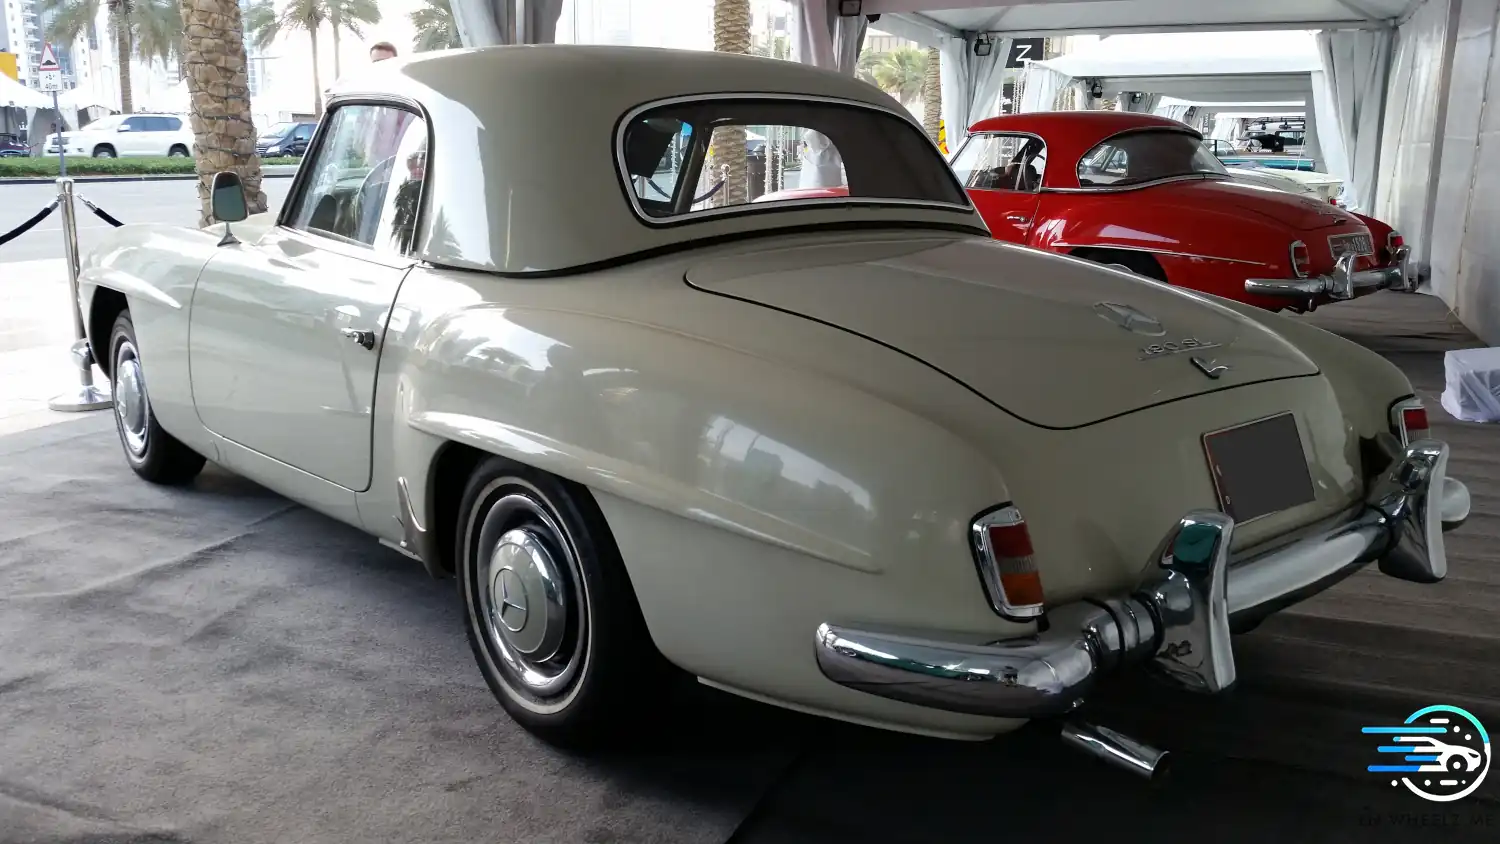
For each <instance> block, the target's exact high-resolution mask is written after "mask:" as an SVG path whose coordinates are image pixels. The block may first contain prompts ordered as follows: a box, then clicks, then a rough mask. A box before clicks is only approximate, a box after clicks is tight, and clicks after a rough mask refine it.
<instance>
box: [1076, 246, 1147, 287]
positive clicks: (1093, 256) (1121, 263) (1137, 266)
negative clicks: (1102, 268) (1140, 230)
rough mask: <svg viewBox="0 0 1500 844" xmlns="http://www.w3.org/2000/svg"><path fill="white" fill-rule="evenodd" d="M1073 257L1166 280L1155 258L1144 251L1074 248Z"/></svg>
mask: <svg viewBox="0 0 1500 844" xmlns="http://www.w3.org/2000/svg"><path fill="white" fill-rule="evenodd" d="M1073 255H1074V257H1077V258H1083V259H1084V260H1086V261H1093V262H1094V263H1097V264H1105V265H1107V266H1112V267H1115V268H1116V269H1121V270H1128V271H1129V272H1133V273H1135V274H1136V275H1142V276H1145V277H1146V278H1154V279H1156V280H1157V281H1166V280H1167V274H1166V272H1165V271H1164V270H1162V268H1161V264H1159V263H1157V261H1156V259H1155V258H1153V257H1152V256H1151V255H1149V254H1147V253H1145V252H1127V251H1125V250H1122V249H1076V250H1074V251H1073Z"/></svg>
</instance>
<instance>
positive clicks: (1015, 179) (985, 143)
mask: <svg viewBox="0 0 1500 844" xmlns="http://www.w3.org/2000/svg"><path fill="white" fill-rule="evenodd" d="M952 166H953V172H954V173H955V174H957V175H958V180H959V181H960V182H962V183H963V185H964V187H965V188H970V189H977V190H1008V191H1019V192H1022V193H1034V192H1036V191H1039V190H1041V188H1042V176H1043V175H1044V174H1045V173H1046V172H1047V145H1046V144H1045V143H1043V142H1042V140H1041V139H1040V138H1036V137H1032V136H1030V135H1008V134H1004V133H998V132H986V133H983V134H978V135H974V136H972V137H970V138H969V140H968V141H967V142H966V143H965V144H964V145H963V148H962V149H960V150H959V152H958V155H956V156H954V158H953V165H952Z"/></svg>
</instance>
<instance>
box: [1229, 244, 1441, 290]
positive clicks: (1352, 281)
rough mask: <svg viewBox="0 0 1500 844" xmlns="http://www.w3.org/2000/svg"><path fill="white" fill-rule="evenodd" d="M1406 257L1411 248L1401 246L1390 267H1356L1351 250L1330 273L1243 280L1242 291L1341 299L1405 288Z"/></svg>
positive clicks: (1408, 256)
mask: <svg viewBox="0 0 1500 844" xmlns="http://www.w3.org/2000/svg"><path fill="white" fill-rule="evenodd" d="M1410 260H1411V248H1410V247H1407V246H1402V247H1400V248H1398V249H1397V250H1396V255H1395V256H1394V260H1392V262H1391V265H1390V266H1387V267H1377V268H1376V269H1373V270H1356V269H1354V261H1355V256H1354V255H1353V254H1352V253H1351V254H1346V255H1344V256H1343V257H1342V258H1340V259H1338V261H1337V262H1335V263H1334V266H1333V272H1331V273H1328V274H1326V275H1318V276H1312V277H1311V278H1248V279H1245V292H1246V293H1255V294H1257V295H1261V296H1290V297H1295V298H1299V299H1310V298H1316V297H1318V296H1327V297H1329V298H1331V299H1339V300H1343V299H1352V298H1354V296H1355V295H1356V294H1359V293H1366V292H1369V291H1372V290H1405V289H1407V280H1406V279H1407V275H1408V267H1409V263H1410Z"/></svg>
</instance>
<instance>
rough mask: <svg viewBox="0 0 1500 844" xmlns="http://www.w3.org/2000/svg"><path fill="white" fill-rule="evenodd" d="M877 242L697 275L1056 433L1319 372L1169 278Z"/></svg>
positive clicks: (713, 266) (1048, 258)
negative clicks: (925, 368) (879, 348)
mask: <svg viewBox="0 0 1500 844" xmlns="http://www.w3.org/2000/svg"><path fill="white" fill-rule="evenodd" d="M877 238H878V236H874V237H870V236H866V237H861V238H845V239H842V240H839V241H828V242H821V243H817V244H810V245H804V246H793V247H790V248H788V247H785V246H783V247H782V248H779V249H766V250H757V251H753V252H748V253H741V254H737V255H733V256H728V257H723V258H718V259H713V260H709V261H705V262H703V263H700V264H697V265H695V266H693V267H691V268H689V270H688V272H687V281H688V283H689V284H691V285H693V286H694V287H696V288H699V289H700V290H703V291H705V292H708V293H715V294H720V295H726V296H731V297H734V298H737V299H740V300H742V301H746V302H750V303H753V304H757V305H761V306H765V307H772V308H776V309H778V310H782V311H786V312H789V313H791V314H794V315H798V316H802V317H806V318H810V319H814V320H818V321H820V322H824V323H827V324H830V325H833V326H836V327H838V328H841V329H844V330H847V331H851V332H855V333H858V334H861V335H864V336H866V337H868V338H870V339H873V340H875V341H877V342H880V343H882V344H884V345H886V346H890V347H893V348H895V349H897V350H898V351H901V352H903V353H905V354H907V355H909V356H912V357H914V358H917V359H919V360H921V361H923V362H924V363H926V364H927V365H929V366H931V367H933V368H935V369H937V370H940V371H941V372H942V373H944V374H946V375H947V376H949V377H951V378H953V379H956V380H957V381H959V382H961V383H963V384H964V385H966V386H967V387H968V388H969V389H970V390H973V391H974V392H977V393H979V394H980V395H982V396H984V397H985V398H987V399H988V400H989V401H990V402H992V403H993V404H995V405H997V406H999V407H1001V408H1004V409H1005V410H1006V411H1008V412H1009V413H1011V414H1012V415H1014V416H1016V417H1018V418H1020V419H1022V420H1024V421H1027V422H1029V423H1031V424H1034V425H1039V426H1043V427H1048V428H1076V427H1081V426H1084V425H1089V424H1092V423H1095V422H1099V421H1102V420H1105V419H1109V418H1112V417H1115V416H1120V415H1122V414H1125V413H1130V412H1132V411H1135V410H1139V409H1141V408H1145V407H1150V406H1153V405H1157V404H1161V403H1163V402H1169V401H1173V400H1176V399H1181V398H1186V397H1189V396H1193V395H1198V394H1202V393H1208V392H1213V391H1216V390H1222V389H1226V388H1231V387H1238V386H1243V385H1245V384H1253V383H1257V382H1263V381H1269V380H1274V379H1279V378H1294V377H1300V376H1308V375H1315V374H1317V373H1318V368H1317V367H1316V366H1315V365H1314V364H1313V363H1312V361H1310V360H1309V359H1308V358H1307V357H1306V356H1305V355H1303V354H1302V352H1301V351H1300V350H1298V349H1297V348H1296V347H1295V346H1293V345H1291V344H1290V343H1288V342H1287V341H1286V340H1284V339H1282V338H1281V336H1280V335H1278V334H1276V333H1274V332H1272V331H1270V330H1269V329H1267V328H1265V327H1263V326H1261V325H1260V324H1259V323H1256V322H1254V321H1252V320H1249V319H1246V318H1244V317H1242V316H1240V315H1239V314H1237V313H1235V312H1234V311H1231V310H1229V309H1228V308H1225V307H1222V306H1220V305H1216V304H1213V303H1212V302H1210V301H1208V300H1206V299H1203V298H1201V297H1198V296H1196V295H1193V294H1190V293H1186V292H1183V291H1181V290H1178V289H1176V288H1173V287H1170V286H1168V285H1165V284H1161V283H1159V282H1155V281H1152V280H1149V279H1144V278H1141V277H1139V276H1133V275H1128V274H1126V273H1124V272H1120V271H1115V270H1109V269H1105V268H1102V267H1100V266H1099V265H1097V264H1092V263H1088V262H1085V261H1082V260H1078V259H1073V258H1065V257H1061V256H1057V255H1052V254H1049V253H1044V252H1039V251H1036V250H1031V249H1026V248H1023V247H1017V246H1011V245H1008V244H1004V243H1000V242H998V241H994V240H989V239H984V238H977V237H976V238H963V239H954V238H952V237H910V236H908V237H890V236H889V235H888V236H886V237H884V238H878V239H877ZM1195 357H1196V358H1199V359H1200V360H1201V361H1203V362H1204V363H1205V365H1206V367H1200V366H1198V365H1195V364H1194V362H1193V358H1195ZM1217 365H1227V366H1228V367H1229V369H1228V370H1227V371H1224V372H1220V373H1218V377H1211V376H1210V375H1209V374H1208V373H1207V372H1205V371H1204V368H1207V369H1214V367H1215V366H1217Z"/></svg>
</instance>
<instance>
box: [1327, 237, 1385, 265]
mask: <svg viewBox="0 0 1500 844" xmlns="http://www.w3.org/2000/svg"><path fill="white" fill-rule="evenodd" d="M1328 249H1329V250H1330V251H1331V252H1333V260H1335V261H1337V260H1338V259H1340V258H1342V257H1344V256H1345V255H1347V254H1349V253H1351V252H1352V253H1354V254H1355V255H1356V256H1357V257H1364V256H1366V255H1374V254H1375V245H1374V243H1373V242H1371V240H1370V236H1369V235H1367V234H1335V235H1330V236H1329V237H1328Z"/></svg>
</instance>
